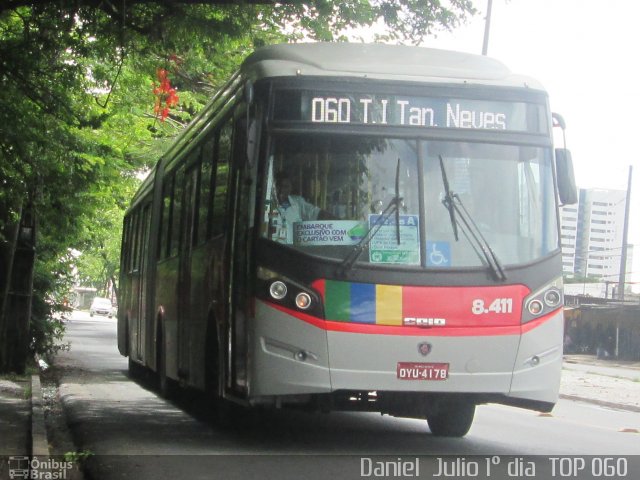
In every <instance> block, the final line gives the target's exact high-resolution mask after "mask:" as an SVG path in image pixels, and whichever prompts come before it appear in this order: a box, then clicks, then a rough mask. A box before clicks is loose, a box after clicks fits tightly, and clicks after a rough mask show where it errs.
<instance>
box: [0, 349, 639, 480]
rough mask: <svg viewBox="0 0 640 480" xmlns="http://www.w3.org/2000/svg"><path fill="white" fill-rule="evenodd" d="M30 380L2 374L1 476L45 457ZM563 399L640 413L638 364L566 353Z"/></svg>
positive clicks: (39, 416)
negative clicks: (15, 460)
mask: <svg viewBox="0 0 640 480" xmlns="http://www.w3.org/2000/svg"><path fill="white" fill-rule="evenodd" d="M618 373H620V375H618ZM26 378H28V377H20V379H16V380H11V379H7V378H5V377H2V378H0V479H5V478H9V470H8V468H9V467H8V465H9V464H8V459H9V457H28V456H30V455H34V454H35V455H42V442H43V439H42V435H39V432H43V431H44V415H43V412H42V401H41V400H40V401H38V399H35V398H34V401H33V402H32V401H31V399H30V397H31V392H32V389H33V392H34V393H36V392H38V393H40V390H39V379H38V376H37V375H36V376H34V377H33V378H32V381H29V380H28V379H26ZM32 382H33V385H32ZM40 395H41V393H40ZM560 397H561V398H564V399H569V400H578V401H583V402H589V403H594V404H598V405H601V406H605V407H611V408H617V409H622V410H628V411H634V412H640V362H623V361H616V360H598V359H597V358H595V356H590V355H566V356H565V362H564V366H563V370H562V381H561V386H560ZM32 431H33V432H35V435H33V436H32ZM38 436H40V438H35V437H38ZM44 442H45V446H44V449H45V450H46V448H47V447H46V440H44ZM38 445H40V446H38ZM38 452H40V453H38Z"/></svg>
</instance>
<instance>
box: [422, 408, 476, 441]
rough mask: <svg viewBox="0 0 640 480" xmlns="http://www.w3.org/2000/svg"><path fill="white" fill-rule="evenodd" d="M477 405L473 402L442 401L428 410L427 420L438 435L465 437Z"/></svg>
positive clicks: (433, 431)
mask: <svg viewBox="0 0 640 480" xmlns="http://www.w3.org/2000/svg"><path fill="white" fill-rule="evenodd" d="M475 411H476V406H475V404H474V403H471V402H464V401H453V402H451V403H444V402H443V403H440V404H438V405H437V406H434V408H432V409H429V411H428V412H427V422H428V423H429V429H430V430H431V433H432V434H433V435H435V436H436V437H464V436H465V435H466V434H467V433H468V432H469V429H470V428H471V424H472V423H473V416H474V414H475Z"/></svg>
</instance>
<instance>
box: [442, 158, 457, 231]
mask: <svg viewBox="0 0 640 480" xmlns="http://www.w3.org/2000/svg"><path fill="white" fill-rule="evenodd" d="M438 157H439V158H440V172H442V183H443V185H444V198H443V199H442V203H443V205H444V206H445V207H447V210H449V219H450V220H451V228H452V229H453V238H455V239H456V242H457V241H458V223H457V221H456V207H455V203H454V201H453V192H451V187H450V186H449V178H448V177H447V171H446V170H445V169H444V161H443V160H442V155H438Z"/></svg>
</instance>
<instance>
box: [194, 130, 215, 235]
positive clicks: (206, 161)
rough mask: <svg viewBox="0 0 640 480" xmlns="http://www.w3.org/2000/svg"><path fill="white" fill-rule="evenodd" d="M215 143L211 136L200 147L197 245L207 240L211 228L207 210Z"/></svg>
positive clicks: (209, 198)
mask: <svg viewBox="0 0 640 480" xmlns="http://www.w3.org/2000/svg"><path fill="white" fill-rule="evenodd" d="M215 142H216V138H215V137H214V136H212V137H211V138H209V139H208V140H207V141H206V142H205V144H204V146H203V147H202V158H201V160H200V161H201V163H200V189H199V195H198V199H199V202H198V214H197V218H196V221H197V222H198V231H197V239H196V244H197V245H201V244H203V243H204V242H205V241H206V240H207V238H209V236H208V234H209V231H210V230H211V227H210V226H209V210H210V205H211V190H212V189H211V181H212V180H213V177H212V175H211V170H212V165H213V159H214V148H215Z"/></svg>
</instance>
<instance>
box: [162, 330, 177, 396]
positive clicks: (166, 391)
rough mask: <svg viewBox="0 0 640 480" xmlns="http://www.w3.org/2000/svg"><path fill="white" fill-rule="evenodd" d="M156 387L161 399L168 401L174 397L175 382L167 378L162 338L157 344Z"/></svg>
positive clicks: (165, 355)
mask: <svg viewBox="0 0 640 480" xmlns="http://www.w3.org/2000/svg"><path fill="white" fill-rule="evenodd" d="M158 387H159V389H160V395H162V397H163V398H166V399H167V400H169V399H171V398H173V397H175V396H176V391H177V385H176V382H174V381H173V380H172V379H170V378H169V377H168V376H167V354H166V352H165V351H164V343H163V341H162V338H161V339H160V341H159V342H158Z"/></svg>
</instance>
